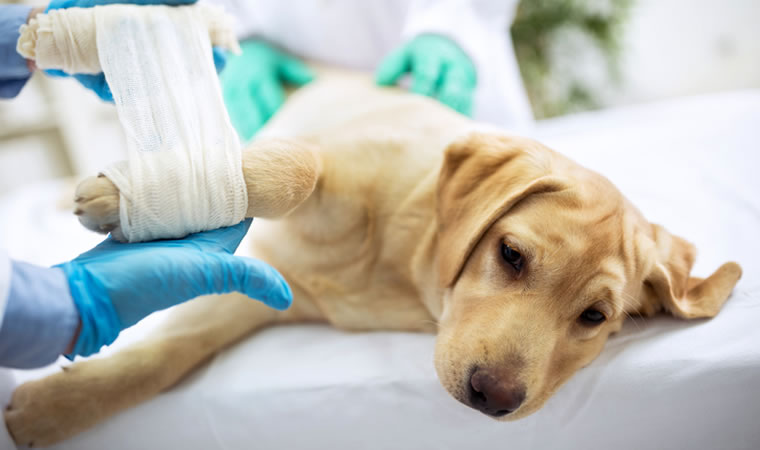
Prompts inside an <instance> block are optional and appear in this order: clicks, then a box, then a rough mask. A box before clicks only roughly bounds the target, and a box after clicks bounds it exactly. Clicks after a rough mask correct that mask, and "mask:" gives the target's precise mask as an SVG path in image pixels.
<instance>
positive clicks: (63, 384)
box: [5, 75, 741, 446]
mask: <svg viewBox="0 0 760 450" xmlns="http://www.w3.org/2000/svg"><path fill="white" fill-rule="evenodd" d="M473 128H474V125H473V124H472V123H470V122H469V121H468V120H467V119H465V118H463V117H461V116H459V115H457V114H455V113H453V112H451V111H449V110H447V109H446V108H445V107H443V106H440V105H439V104H437V103H436V102H435V101H433V100H429V99H425V98H420V97H417V96H413V95H409V94H404V93H401V92H400V91H395V90H381V89H377V88H374V87H372V86H371V83H370V82H369V81H368V80H366V79H364V78H362V77H353V76H349V75H340V76H337V75H334V76H328V77H325V78H324V79H323V80H322V81H317V82H315V83H313V84H312V85H310V86H308V87H307V88H305V89H303V90H301V91H299V92H297V93H296V94H294V95H293V96H292V97H291V98H290V99H289V101H288V103H287V104H286V105H285V107H284V108H283V109H282V110H281V112H279V113H278V115H277V116H275V118H274V119H273V120H272V121H271V123H270V124H269V125H268V126H267V128H266V129H265V130H264V131H263V132H262V134H261V137H260V138H259V139H257V141H256V142H255V143H253V144H252V145H251V147H250V148H249V149H248V150H247V151H246V152H245V153H244V160H245V161H244V170H245V176H246V182H247V184H248V194H249V210H248V212H249V215H251V216H256V217H270V218H277V217H281V216H285V217H284V218H281V219H280V220H277V221H272V222H266V221H256V222H254V229H255V232H254V233H255V236H256V241H255V252H256V254H257V255H258V256H259V257H261V258H262V259H263V260H265V261H267V262H269V263H271V264H272V265H273V266H274V267H276V268H277V269H278V270H280V271H281V273H282V274H283V275H284V276H285V277H286V278H287V280H288V282H289V283H290V285H291V287H292V288H293V292H294V304H293V306H292V307H291V309H289V310H288V311H285V312H276V311H273V310H271V309H268V308H267V307H265V306H263V305H262V304H260V303H258V302H255V301H252V300H250V299H248V298H245V297H243V296H242V295H226V296H222V297H221V298H220V297H206V298H200V299H196V300H193V301H191V302H187V303H185V304H183V305H180V306H178V307H175V309H174V312H173V315H172V316H171V318H170V320H169V321H168V322H167V323H165V324H164V325H163V327H162V328H161V329H160V330H159V331H158V332H156V333H155V334H153V335H152V336H150V337H149V338H148V339H146V340H145V341H143V342H142V343H139V344H137V345H134V346H132V347H130V348H128V349H126V350H124V351H122V352H120V353H118V354H116V355H115V356H112V357H109V358H103V359H94V360H90V361H85V362H80V363H77V364H74V365H72V366H71V367H69V368H67V369H66V370H64V371H63V372H60V373H57V374H54V375H52V376H49V377H47V378H44V379H42V380H39V381H34V382H30V383H27V384H24V385H22V386H20V387H19V388H18V389H17V390H16V392H15V393H14V396H13V400H12V402H11V405H10V407H9V409H8V410H7V411H6V413H5V419H6V422H7V424H8V427H9V430H10V431H11V433H12V434H13V436H14V439H15V440H16V442H17V443H19V444H33V445H35V446H44V445H49V444H52V443H54V442H57V441H60V440H62V439H65V438H67V437H69V436H72V435H73V434H76V433H78V432H81V431H83V430H85V429H87V428H89V427H91V426H93V425H94V424H95V423H97V422H98V421H101V420H103V419H105V418H107V417H109V416H111V415H113V414H116V413H117V412H119V411H121V410H123V409H125V408H128V407H131V406H134V405H136V404H138V403H140V402H143V401H145V400H147V399H149V398H151V397H152V396H155V395H157V394H158V393H159V392H161V391H162V390H165V389H168V388H170V387H171V386H172V385H173V384H175V383H176V382H177V381H178V380H179V379H180V378H182V377H183V376H185V375H186V374H187V373H188V372H189V371H191V370H193V369H194V368H195V367H197V366H198V365H200V364H202V363H203V362H204V361H205V360H207V359H208V358H209V357H211V356H212V355H213V354H215V353H216V352H218V351H220V350H221V349H223V348H225V347H227V346H229V345H232V344H233V343H235V342H236V341H238V340H240V339H243V338H244V337H246V336H248V335H250V334H251V333H253V332H254V331H255V330H257V329H260V328H262V327H264V326H268V325H272V324H281V323H294V322H306V321H319V322H328V323H330V324H332V325H334V326H336V327H340V328H344V329H351V330H370V329H385V330H388V329H391V330H418V331H428V332H436V331H437V333H438V337H437V341H436V342H437V344H436V351H435V365H436V370H437V372H438V375H439V378H440V380H441V382H442V383H443V385H444V387H445V388H446V389H447V390H448V391H449V392H450V393H451V394H452V395H453V396H454V397H456V398H457V399H459V400H460V401H462V402H463V403H465V404H470V402H471V399H470V398H469V397H468V392H469V386H470V376H471V374H472V372H473V370H474V368H488V369H489V370H490V371H491V372H490V373H494V374H499V376H500V377H503V379H502V380H498V382H506V383H512V384H519V385H521V386H524V387H525V394H526V396H525V400H524V402H523V403H522V405H521V406H520V407H519V408H518V409H517V410H516V411H515V412H513V413H512V414H509V415H508V416H506V418H507V419H515V418H520V417H524V416H526V415H528V414H530V413H532V412H534V411H536V410H537V409H539V408H540V407H541V406H542V405H543V404H544V402H545V401H546V400H547V398H549V397H550V396H551V395H552V393H554V392H555V391H556V390H557V389H558V388H559V386H560V385H561V384H562V383H564V382H565V381H566V380H567V379H568V378H569V377H570V376H571V375H572V374H573V373H574V372H576V371H577V370H578V369H580V368H581V367H583V366H585V365H586V364H588V363H589V362H590V361H591V360H593V359H594V358H595V357H596V356H597V355H598V354H599V352H600V351H601V349H602V347H603V345H604V342H605V341H606V339H607V336H608V335H609V334H610V333H612V332H615V331H616V330H618V329H619V328H620V326H621V324H622V322H623V319H624V318H625V316H626V315H629V314H643V315H651V314H653V313H655V312H657V311H660V310H663V309H664V310H667V311H669V312H671V313H672V314H674V315H676V316H679V317H683V318H695V317H711V316H714V315H715V314H717V313H718V311H719V310H720V308H721V306H722V304H723V303H724V301H725V300H726V298H727V297H728V296H729V294H730V292H731V290H732V288H733V286H734V285H735V284H736V282H737V280H738V279H739V277H740V276H741V269H740V268H739V266H738V265H737V264H735V263H727V264H724V265H723V266H721V267H720V268H719V269H718V270H717V271H716V272H715V273H714V274H713V275H712V276H710V277H709V278H708V279H706V280H702V279H698V278H693V277H690V276H689V271H690V269H691V266H692V264H693V261H694V257H695V250H694V248H693V246H692V245H690V244H689V243H687V242H686V241H684V240H682V239H680V238H678V237H675V236H672V235H670V234H669V233H668V232H667V231H665V230H664V229H663V228H661V227H659V226H657V225H652V224H650V223H649V222H647V221H646V220H645V219H644V218H643V217H642V215H641V214H640V213H639V211H638V210H636V208H634V207H633V206H632V205H631V204H630V203H629V202H628V201H627V200H626V199H625V198H624V197H623V196H622V195H621V194H620V193H619V192H618V191H617V189H616V188H615V187H614V186H613V185H612V184H610V183H609V181H607V180H606V179H605V178H603V177H602V176H600V175H598V174H596V173H594V172H591V171H589V170H586V169H584V168H582V167H580V166H578V165H576V164H575V163H573V162H571V161H570V160H568V159H566V158H565V157H563V156H561V155H559V154H557V153H555V152H554V151H552V150H550V149H548V148H546V147H544V146H542V145H541V144H539V143H537V142H534V141H532V140H529V139H525V138H520V137H514V136H507V135H503V134H498V133H492V132H472V130H473ZM281 137H285V138H286V139H282V138H281ZM611 151H614V149H611ZM77 202H78V211H79V213H80V214H81V216H82V221H83V223H85V224H86V225H87V226H89V227H90V228H93V229H99V230H101V231H112V232H114V234H115V235H116V236H118V235H119V233H118V231H119V229H118V214H117V213H116V212H117V211H118V192H117V191H116V190H115V188H114V187H113V185H112V184H111V183H110V182H109V181H108V180H107V179H105V178H102V177H101V178H93V179H90V180H88V181H86V182H85V183H83V184H82V185H81V186H80V188H79V191H78V199H77ZM503 243H506V244H508V245H509V246H511V247H512V248H514V249H516V250H518V251H519V252H520V253H521V254H522V255H523V258H524V267H523V269H522V270H520V271H519V272H518V271H516V270H515V269H513V268H512V267H511V266H509V265H508V264H506V263H505V261H504V260H503V258H502V255H501V248H502V247H501V246H502V244H503ZM590 307H593V308H595V309H597V310H598V311H601V312H602V313H604V315H605V316H606V317H607V320H606V321H605V322H604V323H602V324H601V325H598V326H589V325H588V324H584V323H582V322H581V321H580V320H579V316H580V315H581V313H583V311H584V310H586V309H587V308H590ZM434 324H437V327H436V326H435V325H434Z"/></svg>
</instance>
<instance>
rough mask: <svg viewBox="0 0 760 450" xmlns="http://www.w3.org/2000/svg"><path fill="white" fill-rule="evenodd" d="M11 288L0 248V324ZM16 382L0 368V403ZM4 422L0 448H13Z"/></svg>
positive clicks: (8, 264)
mask: <svg viewBox="0 0 760 450" xmlns="http://www.w3.org/2000/svg"><path fill="white" fill-rule="evenodd" d="M10 289H11V261H10V259H8V255H7V254H6V253H5V251H4V250H3V249H0V324H2V323H3V315H4V314H5V304H6V303H7V302H8V291H10ZM15 385H16V383H15V380H14V378H13V375H12V373H11V371H10V370H9V369H3V368H0V405H2V406H5V405H7V404H8V400H9V399H10V396H11V392H12V391H13V388H14V387H15ZM15 448H16V445H15V444H14V443H13V440H12V439H11V437H10V435H9V434H8V431H7V430H6V428H5V423H4V422H3V424H2V425H0V450H7V449H15Z"/></svg>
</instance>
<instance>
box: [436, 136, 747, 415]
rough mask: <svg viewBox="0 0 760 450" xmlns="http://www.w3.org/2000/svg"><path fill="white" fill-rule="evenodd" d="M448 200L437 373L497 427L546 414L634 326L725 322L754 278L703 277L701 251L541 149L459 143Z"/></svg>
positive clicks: (442, 185)
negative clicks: (730, 303) (550, 402)
mask: <svg viewBox="0 0 760 450" xmlns="http://www.w3.org/2000/svg"><path fill="white" fill-rule="evenodd" d="M437 195H438V198H437V201H438V204H437V214H438V226H439V228H438V236H437V255H438V256H437V261H436V264H437V273H438V277H439V282H440V286H441V288H443V292H444V296H443V306H442V308H443V309H442V314H441V317H440V320H439V333H438V338H437V342H436V353H435V365H436V370H437V372H438V375H439V378H440V379H441V382H442V383H443V385H444V387H445V388H446V389H447V390H448V391H449V392H450V393H451V394H452V395H453V396H454V397H455V398H457V399H458V400H459V401H461V402H462V403H465V404H466V405H469V406H471V407H473V408H476V409H478V410H480V411H482V412H484V413H486V414H488V415H491V416H494V417H500V418H504V419H517V418H521V417H524V416H526V415H528V414H531V413H533V412H535V411H536V410H538V409H539V408H540V407H541V406H542V405H543V404H544V403H545V402H546V400H547V399H548V398H549V397H550V396H551V395H552V394H553V393H554V392H555V391H556V390H557V389H558V388H559V387H560V385H562V383H564V382H565V381H567V379H568V378H569V377H570V376H571V375H572V374H573V373H575V372H576V371H577V370H578V369H580V368H581V367H583V366H585V365H587V364H589V363H590V362H591V361H592V360H593V359H594V358H595V357H596V356H597V355H598V354H599V352H600V351H601V350H602V347H603V346H604V343H605V341H606V340H607V337H608V336H609V335H610V333H612V332H614V331H617V330H618V329H619V328H620V327H621V324H622V322H623V319H624V318H625V317H626V316H627V315H632V314H641V315H650V314H653V313H655V312H657V311H660V310H666V311H669V312H670V313H672V314H673V315H675V316H678V317H682V318H699V317H712V316H714V315H715V314H717V313H718V311H719V310H720V308H721V306H722V305H723V303H724V302H725V300H726V298H727V297H728V295H729V294H730V292H731V289H732V288H733V286H734V285H735V284H736V282H737V281H738V279H739V277H740V276H741V269H740V268H739V266H738V265H737V264H735V263H727V264H724V265H723V266H722V267H720V268H719V269H718V270H717V271H716V272H715V273H714V274H713V275H712V276H710V277H709V278H707V279H705V280H702V279H699V278H693V277H690V276H689V272H690V270H691V266H692V264H693V262H694V258H695V249H694V247H693V246H692V245H691V244H689V243H688V242H686V241H684V240H683V239H681V238H679V237H676V236H673V235H671V234H670V233H668V232H667V231H666V230H665V229H663V228H662V227H660V226H658V225H653V224H650V223H649V222H647V221H646V220H645V219H644V218H643V216H642V215H641V214H640V213H639V211H638V210H637V209H636V208H635V207H633V206H632V205H631V204H630V203H629V202H628V201H627V200H626V199H625V198H624V197H623V196H622V195H621V194H620V192H619V191H618V190H617V189H616V188H615V187H614V186H613V185H612V184H611V183H610V182H609V181H608V180H607V179H605V178H604V177H602V176H601V175H598V174H596V173H594V172H592V171H590V170H587V169H584V168H582V167H580V166H578V165H577V164H575V163H573V162H572V161H570V160H568V159H567V158H564V157H562V156H561V155H559V154H557V153H555V152H553V151H552V150H550V149H548V148H546V147H544V146H542V145H541V144H539V143H537V142H534V141H531V140H528V139H523V138H516V137H504V136H496V135H489V134H473V135H470V136H468V137H467V138H466V139H463V140H460V141H457V142H455V143H453V144H452V145H450V146H449V148H448V149H447V150H446V155H445V160H444V163H443V167H442V169H441V174H440V177H439V181H438V192H437Z"/></svg>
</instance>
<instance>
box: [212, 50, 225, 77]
mask: <svg viewBox="0 0 760 450" xmlns="http://www.w3.org/2000/svg"><path fill="white" fill-rule="evenodd" d="M211 53H212V55H213V57H214V67H216V73H217V74H218V73H221V72H222V70H224V66H226V65H227V52H226V51H225V50H224V49H223V48H221V47H214V48H212V49H211Z"/></svg>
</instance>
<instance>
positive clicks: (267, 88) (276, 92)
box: [251, 76, 285, 123]
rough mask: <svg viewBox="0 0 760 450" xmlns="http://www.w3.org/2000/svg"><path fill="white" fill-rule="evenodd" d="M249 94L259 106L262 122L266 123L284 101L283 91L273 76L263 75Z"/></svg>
mask: <svg viewBox="0 0 760 450" xmlns="http://www.w3.org/2000/svg"><path fill="white" fill-rule="evenodd" d="M251 95H252V96H253V98H254V100H255V101H256V104H257V105H258V106H259V111H260V112H261V117H262V119H263V123H266V121H267V120H269V118H270V117H272V116H273V115H274V113H275V112H277V110H278V109H280V106H282V104H283V103H285V91H283V89H282V85H281V84H280V81H279V80H278V79H277V78H275V77H274V76H272V77H264V79H262V80H261V81H260V82H259V83H258V84H257V85H256V87H255V88H254V89H253V91H252V92H251Z"/></svg>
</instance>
